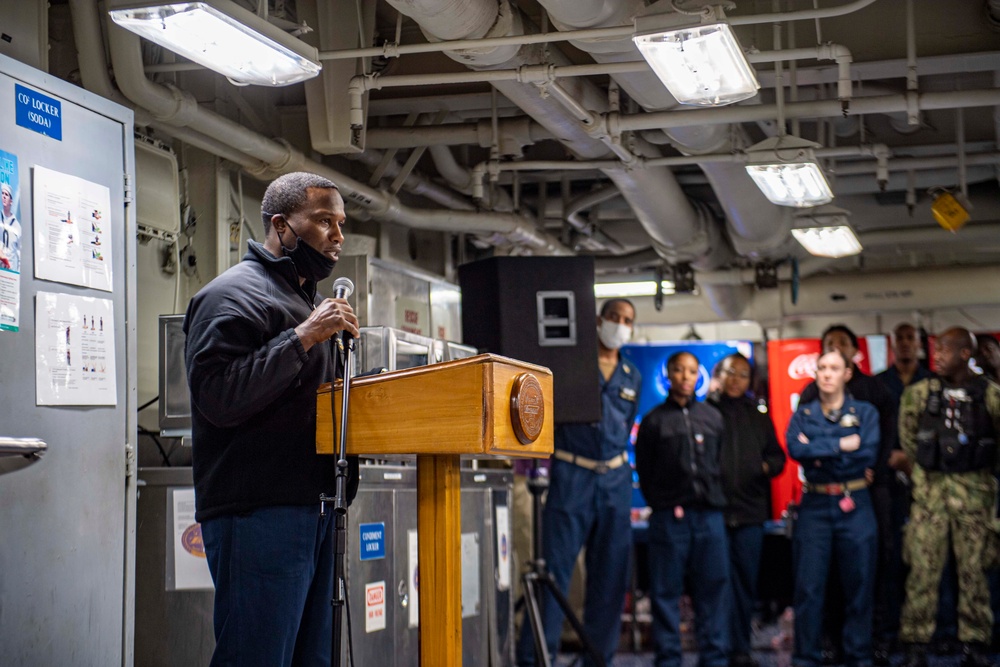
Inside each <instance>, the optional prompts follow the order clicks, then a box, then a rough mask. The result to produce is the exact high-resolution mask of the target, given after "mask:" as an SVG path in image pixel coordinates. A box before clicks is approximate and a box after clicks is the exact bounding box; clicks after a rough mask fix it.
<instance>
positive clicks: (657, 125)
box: [604, 88, 1000, 132]
mask: <svg viewBox="0 0 1000 667" xmlns="http://www.w3.org/2000/svg"><path fill="white" fill-rule="evenodd" d="M912 97H915V100H914V101H915V104H916V108H917V109H918V110H919V111H934V110H939V109H958V108H971V107H985V106H997V105H1000V90H997V89H993V88H986V89H981V90H962V91H950V92H941V93H920V94H918V95H915V96H912ZM908 108H909V100H908V99H907V95H906V94H901V95H879V96H875V97H858V98H855V99H854V100H852V101H851V108H850V111H849V114H850V115H851V116H855V115H857V116H863V115H866V114H881V113H892V112H897V111H907V110H908ZM777 111H778V110H777V107H775V106H774V105H773V104H761V105H753V106H728V107H721V108H717V109H692V110H683V111H666V112H664V111H658V112H652V113H644V114H632V115H627V116H618V117H614V116H612V115H606V116H605V119H604V120H605V122H607V123H608V125H609V131H612V132H618V131H625V130H632V131H635V130H652V129H666V128H671V127H684V126H688V125H692V124H708V125H720V124H727V123H752V122H756V121H759V120H771V119H773V118H774V117H775V116H776V114H777ZM784 112H785V118H786V119H787V118H837V117H841V116H843V114H844V112H843V109H842V108H841V106H840V102H839V101H838V100H817V101H812V102H796V103H794V104H786V105H785V109H784Z"/></svg>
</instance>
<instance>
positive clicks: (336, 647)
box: [319, 331, 354, 667]
mask: <svg viewBox="0 0 1000 667" xmlns="http://www.w3.org/2000/svg"><path fill="white" fill-rule="evenodd" d="M330 343H331V347H332V348H333V352H334V355H336V354H337V352H338V348H339V351H341V352H343V354H344V356H343V359H344V363H343V366H342V368H343V369H344V378H343V380H344V388H343V393H342V394H341V405H340V415H341V419H340V447H339V452H338V454H337V477H336V486H335V487H334V488H335V491H334V497H333V498H331V497H329V496H327V495H326V494H323V495H321V496H320V497H319V500H320V514H325V513H326V503H328V502H331V501H332V502H333V512H334V552H333V597H332V598H331V599H330V604H331V605H332V606H333V634H332V637H331V641H332V645H331V654H330V658H331V665H332V667H340V664H341V647H342V646H343V632H344V628H343V620H344V607H345V605H346V603H347V578H346V572H345V565H346V564H345V556H346V554H347V407H348V402H349V400H350V391H351V357H352V354H353V352H354V336H352V335H351V334H349V333H347V332H346V331H343V332H341V334H340V335H339V336H337V337H335V338H333V339H331V341H330ZM334 396H335V392H334V391H333V388H332V387H331V388H330V412H331V414H333V415H334V416H335V414H336V403H335V402H334V401H335V399H334ZM347 622H348V627H350V612H348V619H347ZM348 641H350V637H348Z"/></svg>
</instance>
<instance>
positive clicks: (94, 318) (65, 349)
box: [35, 292, 118, 405]
mask: <svg viewBox="0 0 1000 667" xmlns="http://www.w3.org/2000/svg"><path fill="white" fill-rule="evenodd" d="M36 298H37V300H36V302H35V403H36V404H37V405H116V404H117V403H118V388H117V383H116V382H115V378H116V377H117V376H116V374H115V334H114V321H115V319H114V310H113V305H114V304H113V303H112V301H111V299H98V298H95V297H84V296H73V295H70V294H53V293H50V292H39V293H38V295H37V297H36Z"/></svg>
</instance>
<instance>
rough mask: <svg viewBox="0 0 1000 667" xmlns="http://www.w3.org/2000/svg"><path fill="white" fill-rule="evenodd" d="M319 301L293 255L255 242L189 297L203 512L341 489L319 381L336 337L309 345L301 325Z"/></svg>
mask: <svg viewBox="0 0 1000 667" xmlns="http://www.w3.org/2000/svg"><path fill="white" fill-rule="evenodd" d="M317 301H318V299H317V297H316V288H315V285H313V284H312V283H310V282H306V283H305V285H303V286H301V287H300V286H299V278H298V273H297V271H296V270H295V265H294V264H293V263H292V260H291V259H289V258H287V257H281V258H275V257H273V256H272V255H271V254H270V253H269V252H267V251H266V250H264V247H263V246H262V245H261V244H259V243H256V242H254V241H251V242H250V248H249V250H248V252H247V254H246V255H245V256H244V257H243V261H242V262H240V263H239V264H237V265H236V266H234V267H232V268H230V269H229V270H227V271H226V272H224V273H223V274H222V275H220V276H218V277H217V278H215V280H213V281H212V282H210V283H209V284H208V285H206V286H205V287H204V288H202V290H201V291H200V292H198V294H196V295H195V297H194V298H193V299H192V300H191V303H190V305H189V306H188V310H187V315H186V317H185V318H184V333H185V334H186V336H187V338H186V343H185V350H184V359H185V362H186V364H187V377H188V386H189V388H190V391H191V425H192V437H193V446H192V458H193V468H194V470H193V472H194V485H195V510H196V511H195V519H196V520H198V521H205V520H207V519H212V518H215V517H219V516H226V515H231V514H239V513H242V512H247V511H250V510H253V509H256V508H259V507H270V506H276V505H310V504H318V503H319V496H320V494H321V493H326V494H328V495H332V494H333V492H334V485H335V473H336V457H335V456H328V455H327V456H320V455H318V454H316V389H317V388H318V387H319V385H320V384H322V383H324V382H329V381H330V380H331V379H332V378H333V377H334V376H335V374H338V373H336V369H335V368H334V364H333V360H332V359H331V357H332V356H333V355H332V354H331V352H330V346H329V345H328V344H326V343H321V344H319V345H314V346H313V347H312V348H310V349H309V351H308V352H306V350H305V349H304V348H303V347H302V343H301V342H300V341H299V337H298V336H297V335H296V334H295V331H294V328H295V327H296V326H298V325H299V324H300V323H302V322H303V321H304V320H305V319H306V318H308V317H309V314H310V313H311V312H312V309H313V307H314V304H315V303H316V302H317ZM352 458H353V457H352ZM351 463H352V466H351V467H352V470H351V479H350V481H351V484H350V488H349V494H348V495H349V497H353V494H354V491H356V489H357V479H358V475H357V460H356V459H354V460H353V461H351Z"/></svg>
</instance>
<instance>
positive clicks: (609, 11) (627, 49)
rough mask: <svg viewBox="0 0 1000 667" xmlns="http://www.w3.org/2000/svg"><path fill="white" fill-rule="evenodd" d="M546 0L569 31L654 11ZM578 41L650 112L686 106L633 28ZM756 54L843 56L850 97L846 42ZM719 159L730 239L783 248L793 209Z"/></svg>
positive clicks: (698, 143) (688, 145)
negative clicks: (653, 66)
mask: <svg viewBox="0 0 1000 667" xmlns="http://www.w3.org/2000/svg"><path fill="white" fill-rule="evenodd" d="M540 4H541V5H542V6H543V7H544V8H545V10H546V11H547V12H548V14H549V17H550V18H551V21H552V23H553V25H555V26H556V27H557V28H559V29H560V30H563V31H566V32H567V33H568V34H571V33H573V32H574V31H577V30H579V29H595V28H605V27H610V26H612V25H616V24H623V23H629V24H631V23H633V22H634V20H635V17H636V16H637V15H641V14H644V13H646V12H647V8H646V3H645V2H644V0H540ZM660 4H661V5H662V4H663V3H660ZM653 11H656V10H655V9H654V10H653ZM572 44H573V45H574V46H576V47H577V48H579V49H581V50H583V51H585V52H587V53H589V54H590V55H591V57H593V58H594V60H596V61H597V62H598V63H600V64H602V65H604V66H606V67H608V68H609V73H610V74H611V76H612V78H613V79H614V80H615V82H617V83H618V84H619V85H620V86H621V87H622V89H624V90H625V91H626V92H627V93H628V94H629V96H630V97H631V98H632V99H633V100H635V101H636V102H637V103H638V104H639V105H640V106H642V107H643V109H645V110H646V111H650V112H661V113H673V112H674V111H673V110H675V109H677V108H678V107H679V106H680V105H679V104H678V102H677V100H676V99H674V97H673V96H672V95H671V94H670V93H669V92H668V91H667V89H666V87H665V86H664V85H663V83H662V82H661V81H660V80H659V78H658V77H657V76H656V75H655V74H654V73H653V72H652V71H651V70H650V69H649V67H648V65H647V64H646V63H645V61H644V60H643V59H642V57H641V55H640V54H639V52H638V50H637V49H636V47H635V44H634V43H633V41H632V39H631V35H628V36H623V37H620V38H617V39H612V38H605V39H600V40H593V39H575V40H573V42H572ZM750 58H751V59H753V60H754V61H755V62H765V61H768V62H775V61H784V60H791V59H796V58H827V59H833V60H836V61H837V63H838V66H839V68H840V71H841V79H842V80H843V81H846V96H848V97H849V94H850V52H849V51H847V49H845V48H843V47H833V46H831V47H829V48H827V49H825V50H824V49H820V48H814V49H796V50H794V51H769V52H766V53H760V52H758V53H752V54H750ZM630 63H631V64H636V63H637V64H639V65H641V67H637V68H636V69H635V70H634V71H627V70H625V68H624V67H623V66H624V65H628V64H630ZM613 68H614V69H613ZM844 91H845V86H844V85H843V84H842V85H841V92H844ZM614 117H615V114H609V115H608V116H607V118H610V119H613V118H614ZM609 125H610V123H609ZM663 132H664V133H665V135H666V136H667V137H668V140H669V143H670V144H671V145H673V146H674V147H675V148H676V149H677V150H679V151H680V152H681V153H684V154H685V155H698V154H705V153H711V154H715V153H729V152H731V151H732V150H733V149H734V148H736V146H735V145H734V143H733V138H734V137H735V136H738V137H739V138H741V139H744V140H745V141H744V142H743V143H744V144H748V143H750V142H749V140H746V137H745V135H744V134H743V132H742V130H737V131H736V133H734V132H733V131H732V130H731V128H730V127H729V126H724V125H706V124H700V123H690V124H688V125H684V126H673V127H671V128H668V129H664V130H663ZM719 162H720V164H711V163H709V162H703V163H699V166H700V167H701V169H702V170H703V171H704V172H705V174H706V176H707V177H708V179H709V182H710V183H711V184H712V187H713V189H714V191H715V195H716V197H717V198H718V200H719V203H720V205H721V206H722V209H723V211H724V212H725V218H726V228H727V230H728V231H729V239H730V241H731V243H732V245H733V247H734V248H735V250H736V252H737V253H738V254H740V255H743V256H747V257H765V256H769V255H770V254H771V253H772V252H775V251H778V252H780V250H781V249H782V248H783V246H784V245H785V243H786V242H787V238H788V231H789V222H788V220H789V216H788V215H787V214H786V213H784V212H783V211H782V210H781V208H780V207H778V206H775V205H774V204H772V203H771V202H770V201H768V200H767V198H766V197H764V195H763V194H762V193H761V192H760V189H759V188H757V186H756V185H755V184H754V183H753V181H752V180H751V178H750V176H749V175H748V174H747V173H746V170H745V169H744V168H743V167H742V166H734V165H732V164H725V163H722V162H725V161H721V160H720V161H719ZM650 164H661V165H662V166H668V163H660V162H652V163H651V162H648V161H647V162H646V166H649V165H650ZM718 301H719V303H722V302H723V301H726V299H725V298H723V297H721V296H720V298H719V299H718Z"/></svg>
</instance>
